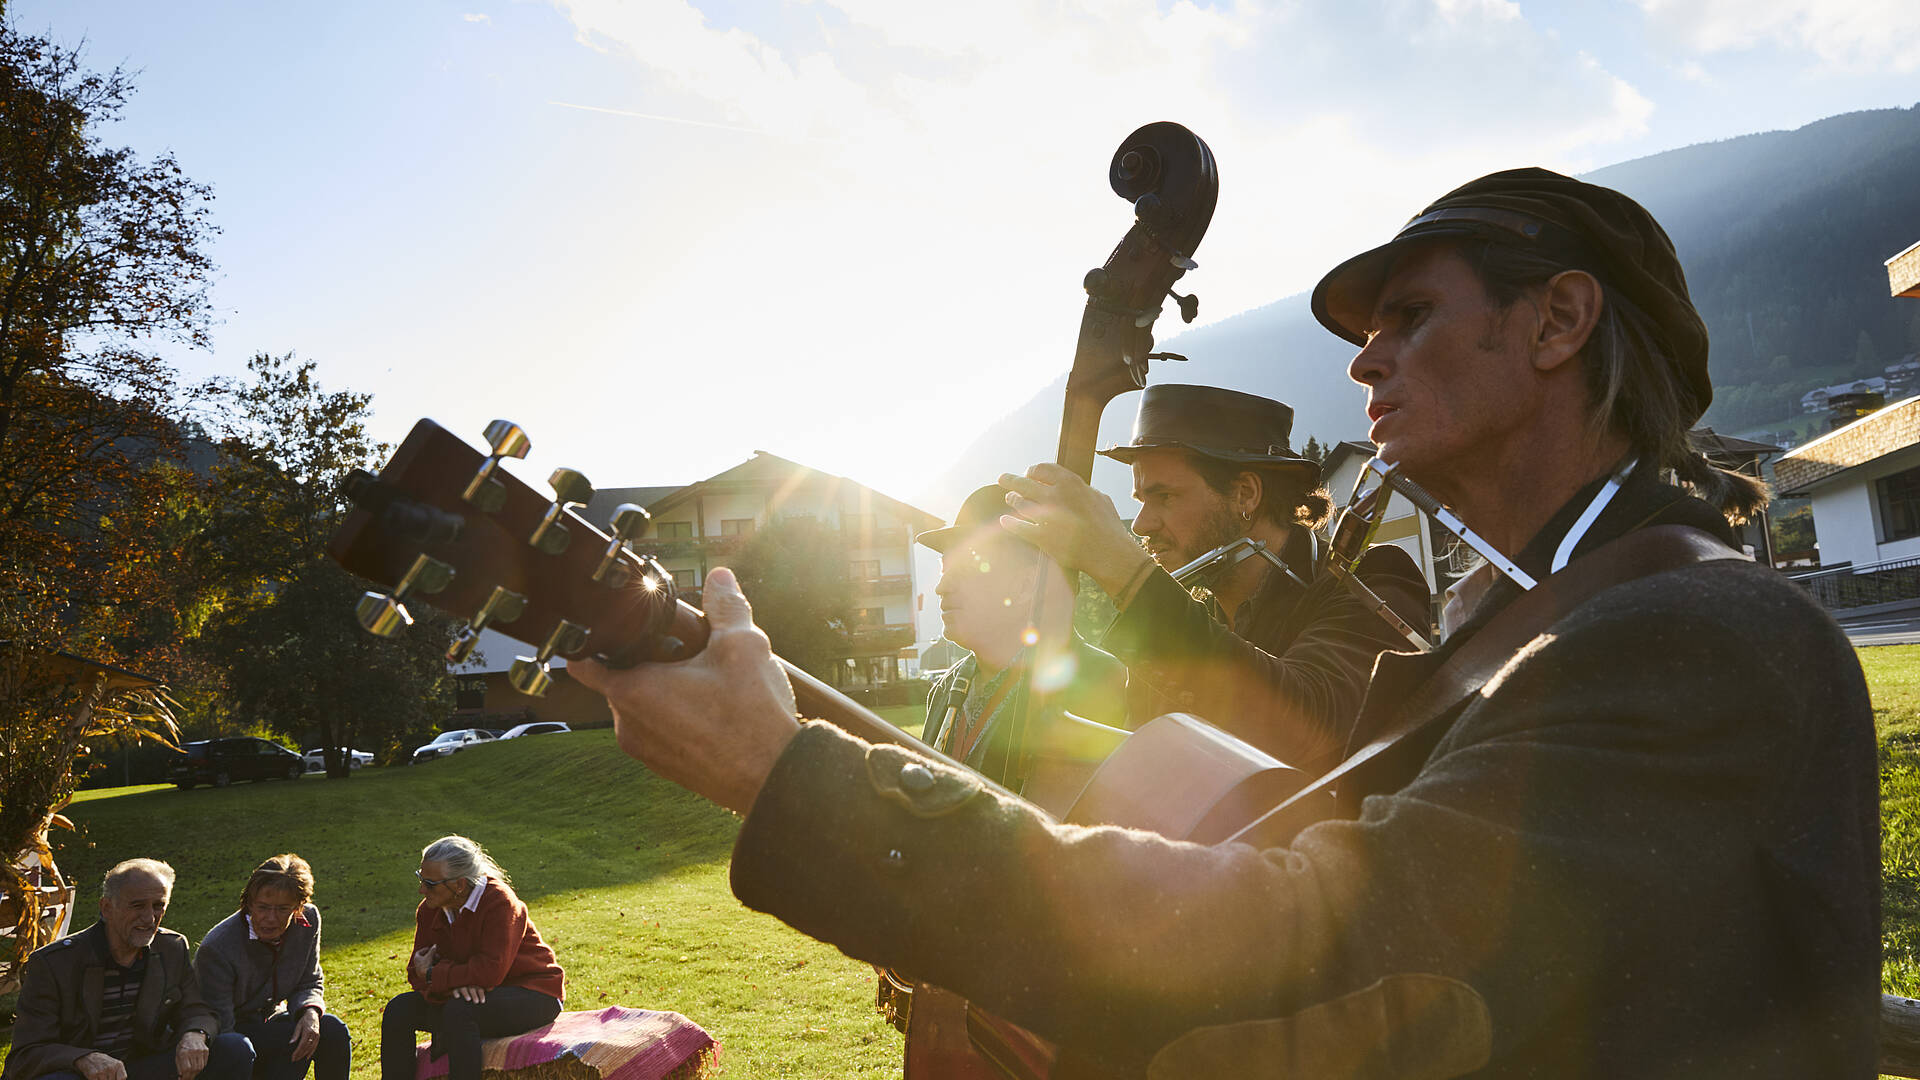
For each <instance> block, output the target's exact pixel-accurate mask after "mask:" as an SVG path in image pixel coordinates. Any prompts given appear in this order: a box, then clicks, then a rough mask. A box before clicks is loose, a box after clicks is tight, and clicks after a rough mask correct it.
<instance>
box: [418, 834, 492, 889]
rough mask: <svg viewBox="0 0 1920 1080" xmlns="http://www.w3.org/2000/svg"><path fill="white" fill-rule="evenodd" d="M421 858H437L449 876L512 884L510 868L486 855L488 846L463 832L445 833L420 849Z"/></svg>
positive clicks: (422, 859)
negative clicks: (455, 833) (451, 834)
mask: <svg viewBox="0 0 1920 1080" xmlns="http://www.w3.org/2000/svg"><path fill="white" fill-rule="evenodd" d="M420 861H421V862H437V863H439V864H441V865H442V866H445V867H446V868H447V876H448V877H457V878H466V879H467V880H468V881H471V882H473V883H474V884H475V885H478V884H480V881H481V879H482V878H492V879H493V880H495V881H498V882H501V883H503V884H512V879H511V878H509V877H507V872H506V871H505V870H502V869H500V864H499V863H496V862H494V861H493V859H491V858H489V857H488V855H487V849H486V848H483V847H481V846H480V845H479V844H476V843H474V842H473V841H471V840H469V839H467V838H466V837H464V836H443V837H441V838H440V839H438V840H435V841H434V842H433V843H431V844H428V845H427V846H426V847H424V848H421V849H420Z"/></svg>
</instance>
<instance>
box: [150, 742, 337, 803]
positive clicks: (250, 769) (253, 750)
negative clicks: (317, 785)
mask: <svg viewBox="0 0 1920 1080" xmlns="http://www.w3.org/2000/svg"><path fill="white" fill-rule="evenodd" d="M180 749H181V750H182V751H184V753H182V754H181V755H180V757H179V758H177V759H175V760H174V763H173V766H172V767H171V768H169V769H168V770H167V779H169V780H171V781H173V783H174V785H175V786H177V787H178V788H180V790H182V791H185V790H186V789H188V788H190V787H192V786H193V785H195V784H212V785H213V786H214V787H226V786H227V785H228V784H231V783H233V782H234V781H235V780H298V779H300V774H301V773H304V772H306V768H307V767H306V764H305V763H304V762H302V761H301V760H300V755H299V754H296V753H294V752H293V751H291V750H289V749H287V748H286V747H284V746H281V745H280V744H279V743H273V742H268V741H267V740H265V739H206V740H204V741H202V742H190V743H188V744H186V745H185V746H182V747H181V748H180Z"/></svg>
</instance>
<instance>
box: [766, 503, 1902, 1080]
mask: <svg viewBox="0 0 1920 1080" xmlns="http://www.w3.org/2000/svg"><path fill="white" fill-rule="evenodd" d="M1575 502H1576V503H1578V502H1583V500H1580V499H1576V500H1575ZM1570 509H1571V511H1572V512H1575V513H1577V510H1578V509H1579V507H1577V506H1574V507H1571V508H1570ZM1571 516H1572V513H1569V512H1563V513H1562V514H1561V515H1560V517H1558V518H1556V520H1555V522H1554V523H1553V524H1551V525H1549V526H1548V529H1547V530H1546V533H1552V534H1553V535H1552V536H1547V535H1546V533H1543V537H1542V539H1541V540H1540V541H1537V542H1536V543H1535V544H1534V545H1530V547H1529V551H1530V552H1535V556H1536V557H1537V554H1538V552H1537V550H1536V549H1542V548H1544V550H1545V551H1547V552H1548V553H1549V554H1550V552H1551V550H1552V546H1553V544H1552V542H1553V541H1557V538H1558V536H1559V535H1561V534H1562V533H1564V531H1565V530H1566V528H1567V526H1568V524H1569V522H1570V519H1571ZM1657 521H1691V522H1693V523H1695V524H1700V525H1707V526H1713V525H1715V523H1716V521H1717V515H1714V514H1713V512H1712V511H1711V509H1709V508H1707V507H1706V506H1705V505H1704V504H1701V503H1698V502H1697V501H1694V500H1691V499H1685V498H1682V497H1680V496H1679V495H1678V494H1677V493H1676V492H1673V491H1672V489H1668V488H1661V487H1659V486H1658V485H1654V484H1644V485H1641V486H1640V487H1639V489H1638V490H1635V491H1622V493H1621V495H1620V496H1619V497H1616V498H1615V499H1614V501H1613V504H1612V505H1610V506H1609V508H1608V510H1607V512H1606V513H1605V514H1603V515H1602V516H1601V518H1600V519H1599V521H1598V522H1597V523H1596V525H1595V527H1594V529H1593V530H1592V531H1591V533H1590V534H1589V536H1588V538H1587V540H1586V542H1585V543H1584V544H1583V545H1582V550H1583V551H1584V550H1590V549H1591V548H1592V547H1594V546H1597V545H1598V544H1599V543H1601V542H1604V541H1605V540H1607V539H1610V538H1612V537H1614V536H1618V535H1621V534H1623V533H1625V532H1626V531H1628V530H1630V529H1632V528H1637V527H1639V526H1641V525H1644V524H1649V523H1653V522H1657ZM1721 528H1724V526H1721ZM1555 530H1558V531H1555ZM1523 565H1525V561H1523ZM1498 595H1499V591H1498V590H1496V591H1495V592H1494V593H1490V594H1489V597H1490V600H1489V603H1495V602H1498V601H1497V598H1498ZM1470 632H1471V627H1469V629H1468V630H1464V631H1462V632H1461V633H1460V634H1458V635H1456V638H1455V640H1456V641H1458V640H1462V639H1464V637H1465V636H1466V635H1467V634H1468V633H1470ZM1433 663H1434V661H1433V660H1431V659H1429V658H1425V657H1385V658H1383V659H1382V661H1381V664H1380V677H1379V678H1377V679H1376V681H1375V683H1374V687H1373V690H1372V692H1371V696H1370V698H1369V701H1368V705H1367V711H1366V712H1365V713H1363V716H1362V723H1363V724H1366V723H1370V722H1372V721H1373V720H1374V719H1376V718H1378V717H1381V716H1386V715H1390V714H1391V712H1392V710H1393V708H1394V700H1393V699H1394V698H1396V697H1397V696H1398V695H1399V694H1401V693H1403V692H1404V691H1405V690H1406V688H1407V687H1408V686H1410V685H1411V684H1413V683H1417V682H1418V681H1419V680H1420V678H1421V677H1423V675H1424V673H1425V672H1427V671H1430V670H1431V665H1432V664H1433ZM1360 737H1364V734H1362V735H1361V736H1360ZM915 760H916V759H915V758H914V757H913V756H912V755H911V754H910V753H909V752H907V751H905V750H902V749H899V748H894V747H870V746H868V745H866V744H865V743H862V742H859V741H858V740H855V739H852V738H849V737H847V736H845V735H844V734H842V733H840V732H839V731H838V730H837V729H834V728H831V727H828V726H825V725H820V724H811V725H808V726H807V727H806V728H805V729H803V730H802V732H801V733H800V734H799V736H797V737H796V738H795V740H794V742H793V744H792V745H791V747H790V748H789V749H788V750H787V752H786V753H785V754H784V755H783V756H782V758H781V759H780V760H779V762H778V763H777V765H776V766H775V768H774V771H773V773H772V775H771V776H770V777H769V778H768V781H767V783H766V785H765V787H764V788H763V789H762V791H761V792H760V795H759V798H758V800H757V801H756V803H755V804H754V807H753V810H752V813H751V814H750V815H749V816H748V818H747V820H746V822H745V824H744V827H743V828H742V830H741V833H740V837H739V840H738V843H737V846H736V849H735V856H734V864H733V887H734V891H735V893H736V894H737V895H738V896H739V897H740V899H741V900H743V901H744V902H745V903H746V904H747V905H748V906H750V907H753V908H756V909H759V910H762V911H768V912H771V913H773V914H775V915H777V916H779V917H780V918H782V919H784V920H786V921H787V922H789V923H790V924H792V925H793V926H795V927H797V928H799V929H800V930H802V931H805V932H807V933H809V934H813V935H814V936H817V937H820V938H823V939H825V940H827V941H830V942H833V943H835V944H837V945H839V946H840V947H841V948H842V949H844V950H845V951H847V952H848V953H849V954H851V955H853V956H855V957H857V958H860V959H864V960H870V961H876V962H882V963H887V964H892V965H894V966H897V967H899V968H902V969H905V970H911V971H914V972H916V973H918V974H919V975H921V976H922V977H923V978H925V979H927V980H929V981H932V982H935V983H938V984H941V985H944V986H947V987H949V988H951V989H953V990H954V991H956V992H959V993H961V994H963V995H965V996H967V997H969V998H972V999H974V1000H975V1001H978V1002H980V1003H981V1004H983V1005H984V1006H985V1007H987V1008H990V1009H993V1010H996V1011H998V1012H1000V1013H1001V1014H1002V1015H1004V1016H1006V1017H1007V1018H1009V1019H1011V1020H1013V1021H1015V1022H1018V1023H1022V1024H1025V1025H1026V1026H1028V1027H1030V1028H1032V1029H1033V1030H1034V1031H1036V1032H1037V1033H1039V1034H1041V1035H1044V1036H1047V1037H1049V1038H1052V1039H1054V1040H1057V1041H1059V1042H1061V1043H1063V1044H1065V1045H1068V1046H1072V1047H1076V1048H1079V1049H1081V1050H1082V1051H1083V1052H1088V1053H1093V1054H1097V1055H1100V1056H1103V1057H1105V1058H1106V1059H1108V1060H1110V1061H1112V1062H1113V1063H1115V1064H1118V1065H1122V1066H1127V1067H1131V1068H1134V1069H1147V1070H1148V1075H1149V1076H1151V1077H1155V1078H1159V1077H1175V1076H1188V1075H1217V1076H1225V1075H1286V1076H1313V1077H1316V1078H1323V1077H1336V1078H1340V1080H1355V1078H1361V1077H1382V1078H1385V1077H1392V1078H1394V1080H1408V1078H1421V1077H1434V1078H1437V1077H1447V1076H1474V1077H1500V1078H1509V1077H1555V1078H1584V1077H1593V1078H1600V1077H1628V1076H1631V1077H1635V1078H1643V1080H1682V1078H1684V1080H1700V1078H1707V1077H1732V1076H1742V1077H1779V1078H1782V1080H1786V1078H1793V1080H1800V1078H1806V1077H1815V1076H1818V1077H1823V1078H1824V1077H1859V1078H1867V1077H1871V1076H1873V1075H1874V1067H1873V1063H1874V1056H1875V1055H1874V1051H1875V1015H1876V1011H1875V1010H1876V1003H1877V995H1878V991H1879V938H1878V934H1879V925H1878V920H1879V903H1878V899H1879V841H1878V821H1879V819H1878V804H1877V769H1876V758H1875V746H1874V738H1873V727H1872V718H1871V714H1870V709H1869V705H1868V701H1867V695H1866V688H1865V684H1864V680H1863V679H1862V677H1861V674H1860V669H1859V665H1858V662H1857V661H1856V660H1855V658H1854V655H1853V650H1852V649H1851V647H1850V646H1849V644H1848V642H1847V640H1846V638H1845V636H1844V635H1842V634H1841V633H1840V631H1839V629H1838V628H1837V627H1836V626H1835V625H1834V623H1833V621H1832V620H1831V619H1830V618H1829V617H1828V616H1827V615H1826V614H1825V613H1824V612H1823V611H1821V610H1820V609H1819V608H1817V607H1816V606H1814V605H1813V604H1812V603H1811V602H1810V601H1809V600H1808V599H1807V597H1806V596H1805V595H1804V594H1803V593H1802V592H1801V591H1800V590H1799V589H1798V588H1796V587H1795V586H1793V585H1792V584H1791V583H1789V582H1787V581H1786V580H1785V579H1783V578H1781V577H1780V576H1779V575H1777V574H1775V573H1774V572H1773V571H1771V570H1769V569H1767V568H1764V567H1760V566H1757V565H1754V564H1751V563H1708V564H1703V565H1698V566H1692V567H1688V568H1685V569H1681V570H1675V571H1669V572H1666V573H1661V574H1656V575H1653V576H1650V577H1647V578H1642V579H1640V580H1637V581H1633V582H1630V583H1627V584H1623V585H1620V586H1616V587H1615V588H1613V589H1610V590H1608V591H1607V592H1605V593H1603V594H1601V595H1600V596H1598V597H1596V598H1594V599H1593V600H1591V601H1589V602H1588V603H1586V604H1585V605H1583V606H1581V607H1580V608H1579V609H1578V610H1576V611H1574V612H1573V613H1572V614H1570V615H1568V616H1567V617H1566V618H1564V619H1562V620H1561V621H1560V622H1559V623H1557V624H1556V625H1555V626H1554V627H1552V629H1551V630H1550V632H1548V633H1545V634H1542V635H1541V636H1539V637H1538V638H1536V639H1534V641H1533V642H1531V643H1530V644H1529V645H1527V646H1526V647H1525V648H1523V649H1521V650H1519V651H1518V652H1517V653H1516V654H1515V655H1514V656H1513V658H1512V660H1511V661H1510V662H1509V663H1508V664H1507V665H1506V666H1505V667H1504V669H1503V670H1501V671H1500V672H1499V674H1498V675H1497V676H1496V677H1495V678H1494V679H1493V680H1491V681H1490V682H1489V683H1488V684H1487V685H1486V686H1485V687H1484V688H1483V690H1482V692H1481V693H1479V694H1476V695H1472V696H1470V697H1469V698H1468V700H1467V702H1466V704H1464V705H1463V706H1462V707H1461V708H1460V709H1459V711H1458V714H1457V717H1456V718H1455V719H1454V721H1453V723H1452V725H1451V727H1450V728H1449V729H1447V730H1446V731H1445V734H1444V735H1443V736H1442V737H1441V738H1439V740H1438V741H1437V743H1436V745H1435V746H1434V748H1433V749H1432V751H1431V753H1430V754H1429V755H1427V756H1425V757H1424V758H1423V759H1422V760H1421V762H1420V764H1418V765H1417V767H1415V768H1414V769H1413V775H1411V776H1410V777H1408V778H1406V780H1405V782H1404V784H1401V783H1398V782H1397V781H1396V782H1395V783H1391V784H1387V785H1384V786H1383V787H1382V788H1381V789H1379V790H1378V791H1377V793H1375V794H1373V795H1371V796H1370V797H1368V798H1367V799H1366V800H1365V802H1364V804H1363V807H1362V810H1361V813H1360V815H1359V817H1358V819H1357V820H1340V821H1331V822H1324V823H1322V824H1319V825H1315V826H1313V827H1311V828H1308V829H1306V830H1305V831H1304V832H1302V833H1301V834H1300V835H1299V836H1297V837H1296V838H1295V839H1294V841H1293V843H1292V844H1291V845H1289V846H1287V847H1281V848H1273V849H1270V850H1265V851H1256V850H1254V849H1252V848H1250V847H1247V846H1245V845H1233V844H1227V845H1220V846H1217V847H1200V846H1197V845H1192V844H1183V843H1178V842H1174V841H1169V840H1165V839H1162V838H1159V837H1156V836H1152V835H1150V834H1145V833H1139V832H1129V831H1125V830H1121V829H1112V828H1102V829H1083V828H1074V827H1064V826H1059V825H1055V824H1052V823H1051V822H1049V821H1047V820H1046V819H1044V818H1043V817H1041V816H1040V815H1038V814H1036V813H1034V812H1032V811H1031V810H1030V809H1028V808H1027V807H1025V806H1022V805H1020V804H1018V803H1015V802H1011V801H1006V800H1003V799H1001V798H999V797H996V796H994V795H992V794H991V793H987V792H984V791H982V790H981V788H980V786H979V784H978V782H977V781H976V780H974V779H973V778H971V777H969V776H967V775H963V774H959V773H955V772H953V771H951V770H947V769H943V768H940V767H938V766H929V768H931V769H932V771H933V773H934V775H935V782H934V783H932V784H927V783H925V782H924V778H923V777H921V776H920V775H919V772H918V770H911V771H908V772H906V773H905V774H904V775H903V769H904V767H905V766H906V765H908V764H910V763H914V762H915ZM903 781H904V782H903ZM823 822H831V823H832V827H831V828H823V827H822V823H823ZM1115 898H1126V901H1125V902H1123V903H1118V904H1116V902H1115ZM1149 1065H1150V1068H1149Z"/></svg>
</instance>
